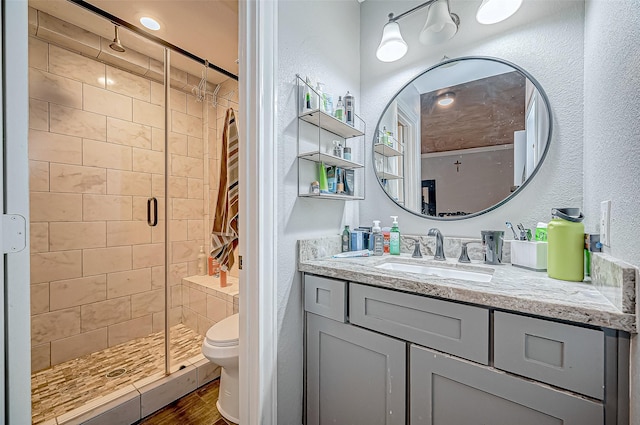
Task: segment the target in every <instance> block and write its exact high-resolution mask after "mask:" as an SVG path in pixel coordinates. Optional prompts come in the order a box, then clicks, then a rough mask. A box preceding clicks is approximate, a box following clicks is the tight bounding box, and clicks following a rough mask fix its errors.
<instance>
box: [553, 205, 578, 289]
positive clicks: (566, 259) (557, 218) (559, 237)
mask: <svg viewBox="0 0 640 425" xmlns="http://www.w3.org/2000/svg"><path fill="white" fill-rule="evenodd" d="M551 216H552V217H553V218H552V220H551V221H550V222H549V226H548V227H547V244H548V245H547V274H548V275H549V277H552V278H554V279H560V280H568V281H572V282H582V281H583V280H584V225H583V224H582V220H583V219H584V215H582V213H581V212H580V209H579V208H554V209H552V210H551Z"/></svg>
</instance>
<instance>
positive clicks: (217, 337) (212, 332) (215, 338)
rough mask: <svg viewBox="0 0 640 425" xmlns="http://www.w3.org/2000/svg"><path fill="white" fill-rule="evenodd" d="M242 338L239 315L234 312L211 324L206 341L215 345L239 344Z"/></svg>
mask: <svg viewBox="0 0 640 425" xmlns="http://www.w3.org/2000/svg"><path fill="white" fill-rule="evenodd" d="M239 338H240V319H239V315H237V314H234V315H232V316H229V317H227V318H226V319H224V320H221V321H220V322H218V323H216V324H215V325H213V326H211V327H210V328H209V330H208V331H207V335H206V342H207V343H208V344H209V345H212V346H215V347H231V346H234V345H238V340H239Z"/></svg>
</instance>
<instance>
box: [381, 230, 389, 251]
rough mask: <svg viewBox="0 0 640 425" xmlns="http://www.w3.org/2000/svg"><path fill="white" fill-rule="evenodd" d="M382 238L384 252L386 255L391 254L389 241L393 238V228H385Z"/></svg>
mask: <svg viewBox="0 0 640 425" xmlns="http://www.w3.org/2000/svg"><path fill="white" fill-rule="evenodd" d="M382 238H383V244H384V246H383V251H384V253H385V254H388V253H389V242H390V241H389V239H390V238H391V228H390V227H383V228H382Z"/></svg>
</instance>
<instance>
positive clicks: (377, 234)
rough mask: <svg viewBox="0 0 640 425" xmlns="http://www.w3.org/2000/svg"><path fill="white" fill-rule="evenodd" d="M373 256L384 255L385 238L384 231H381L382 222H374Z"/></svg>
mask: <svg viewBox="0 0 640 425" xmlns="http://www.w3.org/2000/svg"><path fill="white" fill-rule="evenodd" d="M371 231H372V232H373V234H372V236H371V237H372V238H373V255H382V254H383V253H384V236H382V229H380V220H373V228H372V229H371Z"/></svg>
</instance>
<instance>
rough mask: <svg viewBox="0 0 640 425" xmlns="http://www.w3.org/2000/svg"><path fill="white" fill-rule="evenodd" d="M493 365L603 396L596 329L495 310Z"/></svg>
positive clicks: (601, 343) (600, 347)
mask: <svg viewBox="0 0 640 425" xmlns="http://www.w3.org/2000/svg"><path fill="white" fill-rule="evenodd" d="M494 365H495V367H497V368H499V369H502V370H506V371H509V372H513V373H516V374H518V375H522V376H526V377H528V378H532V379H535V380H537V381H542V382H546V383H548V384H551V385H555V386H558V387H561V388H566V389H568V390H571V391H575V392H578V393H581V394H585V395H588V396H591V397H594V398H597V399H600V400H602V399H603V398H604V333H603V332H602V331H599V330H593V329H586V328H581V327H578V326H572V325H565V324H562V323H556V322H551V321H548V320H541V319H534V318H531V317H525V316H520V315H517V314H511V313H504V312H496V313H495V315H494Z"/></svg>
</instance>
